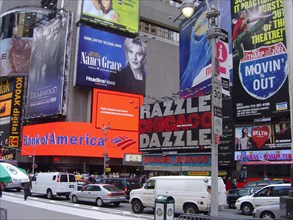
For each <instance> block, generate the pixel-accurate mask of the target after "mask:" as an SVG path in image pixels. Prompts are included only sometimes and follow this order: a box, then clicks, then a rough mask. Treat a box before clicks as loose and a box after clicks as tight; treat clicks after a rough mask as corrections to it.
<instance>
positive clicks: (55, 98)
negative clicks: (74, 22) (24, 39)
mask: <svg viewBox="0 0 293 220" xmlns="http://www.w3.org/2000/svg"><path fill="white" fill-rule="evenodd" d="M71 19H72V18H71V14H70V13H62V14H60V15H58V16H57V17H56V18H53V19H51V20H50V21H49V23H48V24H47V25H45V26H42V27H39V28H35V30H34V38H33V48H32V55H31V63H30V76H29V83H28V92H27V103H26V112H25V116H26V118H36V117H46V116H50V115H58V114H65V106H66V100H67V97H66V96H67V90H66V89H67V78H68V70H69V65H68V64H69V55H70V52H69V50H70V36H71V33H70V31H71Z"/></svg>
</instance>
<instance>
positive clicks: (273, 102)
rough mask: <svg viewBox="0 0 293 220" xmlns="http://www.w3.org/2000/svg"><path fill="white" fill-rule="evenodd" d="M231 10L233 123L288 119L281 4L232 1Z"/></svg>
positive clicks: (274, 2)
mask: <svg viewBox="0 0 293 220" xmlns="http://www.w3.org/2000/svg"><path fill="white" fill-rule="evenodd" d="M231 9H232V23H233V25H232V27H233V34H232V41H233V66H234V74H235V77H234V79H235V81H234V85H235V86H234V89H235V91H234V94H235V96H234V98H235V106H234V108H235V110H234V112H235V116H236V118H235V121H237V122H242V121H250V120H253V119H256V118H262V117H273V118H274V117H280V116H285V115H289V110H290V106H289V93H288V63H287V48H286V36H285V19H284V5H283V1H282V0H279V1H264V0H255V1H248V0H242V1H239V0H236V1H231ZM251 116H253V117H251Z"/></svg>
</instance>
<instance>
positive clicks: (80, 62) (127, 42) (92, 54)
mask: <svg viewBox="0 0 293 220" xmlns="http://www.w3.org/2000/svg"><path fill="white" fill-rule="evenodd" d="M79 32H80V34H79V42H78V52H77V62H76V63H77V67H76V80H75V84H76V85H77V86H86V87H91V88H100V89H107V90H115V91H120V92H127V93H134V94H141V95H144V94H145V82H146V44H145V43H143V42H140V41H138V40H135V39H131V38H127V37H123V36H120V35H116V34H112V33H108V32H104V31H100V30H97V29H93V28H90V27H87V26H80V29H79Z"/></svg>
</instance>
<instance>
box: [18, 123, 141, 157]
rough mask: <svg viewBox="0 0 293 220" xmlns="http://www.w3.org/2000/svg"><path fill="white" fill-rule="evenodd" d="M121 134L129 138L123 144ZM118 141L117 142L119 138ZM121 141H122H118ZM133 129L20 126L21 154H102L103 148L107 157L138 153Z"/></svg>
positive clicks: (86, 124)
mask: <svg viewBox="0 0 293 220" xmlns="http://www.w3.org/2000/svg"><path fill="white" fill-rule="evenodd" d="M121 136H124V137H127V138H128V139H129V140H133V141H132V143H131V144H124V142H123V141H121V140H122V138H121ZM119 140H120V141H119ZM121 143H122V144H121ZM137 145H138V137H137V132H128V131H120V130H112V129H111V130H109V131H108V133H107V138H106V141H105V134H104V132H103V131H102V130H101V129H95V127H94V126H93V124H90V123H83V122H56V123H46V124H37V125H28V126H23V135H22V149H21V150H22V152H21V153H22V155H30V154H32V152H34V153H35V155H37V156H76V157H103V155H104V149H105V150H106V152H107V154H108V156H109V157H110V158H121V159H122V158H124V155H125V154H130V153H133V154H138V147H137Z"/></svg>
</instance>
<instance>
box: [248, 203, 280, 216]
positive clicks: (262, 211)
mask: <svg viewBox="0 0 293 220" xmlns="http://www.w3.org/2000/svg"><path fill="white" fill-rule="evenodd" d="M252 216H253V217H254V218H264V219H279V218H280V204H279V205H266V206H261V207H258V208H256V209H254V210H253V212H252Z"/></svg>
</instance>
